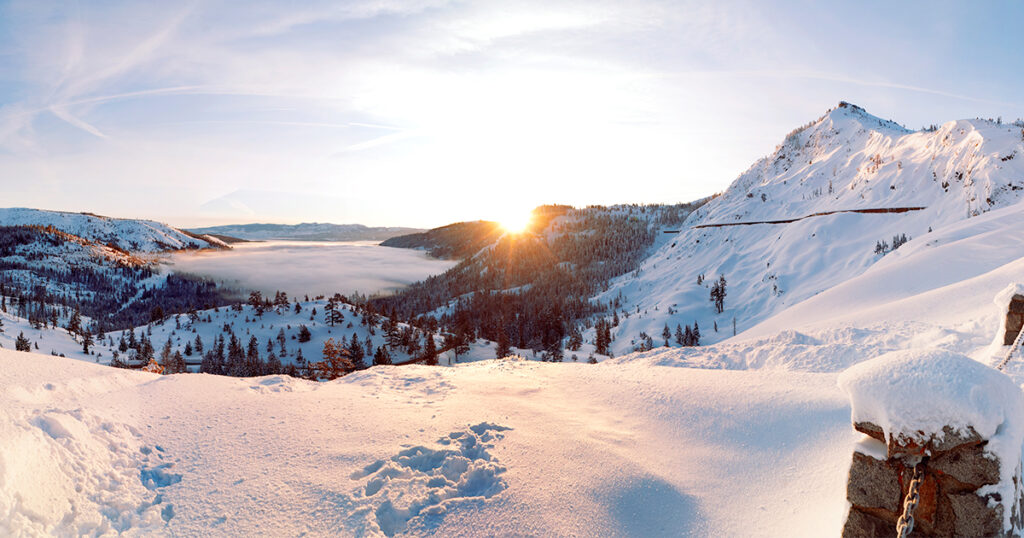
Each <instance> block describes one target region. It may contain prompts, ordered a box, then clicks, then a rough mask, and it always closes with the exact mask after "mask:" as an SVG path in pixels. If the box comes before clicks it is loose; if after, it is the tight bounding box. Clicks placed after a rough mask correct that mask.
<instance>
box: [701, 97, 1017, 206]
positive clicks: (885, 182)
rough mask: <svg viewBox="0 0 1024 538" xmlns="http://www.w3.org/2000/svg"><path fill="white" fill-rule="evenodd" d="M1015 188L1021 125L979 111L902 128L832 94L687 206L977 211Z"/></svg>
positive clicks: (1007, 201)
mask: <svg viewBox="0 0 1024 538" xmlns="http://www.w3.org/2000/svg"><path fill="white" fill-rule="evenodd" d="M1022 194H1024V132H1022V129H1021V127H1020V126H1017V125H1011V124H997V123H994V122H989V121H986V120H961V121H951V122H947V123H945V124H944V125H942V126H941V127H939V128H938V129H936V130H934V131H911V130H908V129H906V128H904V127H903V126H901V125H899V124H897V123H895V122H893V121H890V120H884V119H881V118H878V117H876V116H872V115H871V114H869V113H867V112H866V111H865V110H864V109H863V108H861V107H858V106H856V105H853V104H850V103H846V102H841V103H840V104H839V106H838V107H836V108H834V109H832V110H830V111H828V113H826V114H825V115H824V116H822V117H820V118H819V119H817V120H815V121H813V122H811V123H809V124H807V125H805V126H803V127H800V128H798V129H796V130H794V131H792V132H791V133H789V134H788V135H787V136H786V138H785V139H784V141H783V142H782V144H780V145H779V146H777V147H776V149H775V151H774V152H773V153H771V154H770V155H768V156H767V157H765V158H763V159H760V160H758V161H757V162H755V163H754V164H753V166H751V167H750V168H749V169H748V170H747V171H746V172H744V173H743V174H741V175H740V176H739V177H738V178H737V179H736V180H735V181H734V182H733V184H732V185H731V186H730V187H729V188H728V189H727V190H726V191H725V192H724V193H723V194H722V196H720V197H718V198H717V199H715V200H713V201H712V202H710V203H709V204H707V205H706V206H705V207H703V208H702V209H701V210H699V211H697V212H695V213H694V214H693V215H692V216H691V219H690V224H692V225H696V224H710V223H728V222H743V221H761V220H777V219H788V218H798V217H801V216H805V215H810V214H815V213H823V212H832V211H840V210H848V209H876V208H896V207H928V208H932V209H933V211H934V212H935V213H936V214H937V216H939V217H940V218H942V219H943V220H947V219H957V218H964V217H967V216H973V215H978V214H981V213H985V212H987V211H989V210H991V209H995V208H998V207H1005V206H1007V205H1011V204H1012V203H1015V202H1016V201H1018V200H1019V199H1020V197H1021V195H1022Z"/></svg>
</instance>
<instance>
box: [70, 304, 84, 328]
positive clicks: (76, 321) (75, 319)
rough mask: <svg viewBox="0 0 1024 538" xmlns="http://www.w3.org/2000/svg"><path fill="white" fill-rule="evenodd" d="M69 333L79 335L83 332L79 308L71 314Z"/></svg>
mask: <svg viewBox="0 0 1024 538" xmlns="http://www.w3.org/2000/svg"><path fill="white" fill-rule="evenodd" d="M68 332H69V333H71V334H78V333H80V332H82V315H81V314H79V313H78V309H77V308H76V309H75V311H74V313H73V314H71V319H70V320H68Z"/></svg>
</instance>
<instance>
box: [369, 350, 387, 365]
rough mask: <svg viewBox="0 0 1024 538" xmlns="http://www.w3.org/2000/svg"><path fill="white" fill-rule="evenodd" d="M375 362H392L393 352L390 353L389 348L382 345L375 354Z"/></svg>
mask: <svg viewBox="0 0 1024 538" xmlns="http://www.w3.org/2000/svg"><path fill="white" fill-rule="evenodd" d="M373 364H374V365H375V366H379V365H384V364H391V354H390V353H388V350H387V348H385V347H384V346H380V347H378V348H377V351H376V352H375V353H374V354H373Z"/></svg>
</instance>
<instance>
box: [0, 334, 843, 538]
mask: <svg viewBox="0 0 1024 538" xmlns="http://www.w3.org/2000/svg"><path fill="white" fill-rule="evenodd" d="M0 370H2V371H4V372H9V374H5V375H4V376H3V377H0V398H2V400H3V403H4V405H3V406H0V461H2V462H3V463H4V464H3V465H2V466H0V480H2V482H0V483H2V484H3V487H0V514H4V515H3V516H2V517H0V534H14V535H37V534H62V535H78V534H89V535H96V534H103V533H106V532H111V531H126V532H129V533H130V534H147V535H148V534H155V535H179V536H194V535H204V536H210V535H212V536H243V535H244V536H253V535H275V536H290V535H308V536H333V535H349V536H351V535H355V536H383V535H394V534H396V533H407V534H412V535H424V534H436V535H441V536H481V535H502V536H508V535H543V536H568V535H578V536H667V535H705V536H740V535H742V536H782V535H786V536H819V535H821V534H822V533H825V534H834V533H835V532H837V531H838V529H839V527H840V525H841V523H842V517H843V514H844V511H845V501H844V499H843V490H844V479H845V467H846V466H847V465H848V460H849V454H850V451H851V449H852V443H853V440H854V438H855V435H854V434H853V433H852V430H850V428H849V426H848V423H847V420H848V417H849V409H848V406H847V404H846V402H845V398H843V397H842V395H841V394H840V393H839V391H838V389H836V388H835V383H834V377H835V376H834V375H832V374H806V373H781V374H764V373H760V372H710V371H702V370H691V369H683V368H651V367H647V366H644V367H630V366H623V365H619V366H616V367H606V366H603V365H597V366H594V365H586V364H544V363H537V362H521V361H488V362H483V363H475V364H471V365H462V366H459V367H456V368H430V367H422V366H410V367H377V368H373V369H371V370H368V371H365V372H361V373H358V374H354V375H351V376H347V377H345V378H342V379H340V380H338V381H335V382H330V383H312V382H307V381H303V380H295V379H289V378H282V377H268V378H254V379H233V378H225V377H216V376H205V375H194V374H190V375H176V376H164V377H160V376H156V375H152V374H145V373H140V372H128V371H123V370H116V369H112V368H105V367H102V366H95V365H89V364H86V363H82V362H79V361H72V360H69V359H60V358H54V357H40V356H37V355H28V354H21V353H16V352H11V351H0ZM680 387H686V390H680ZM737 392H742V393H743V394H744V398H743V399H742V400H741V401H738V400H737V399H735V398H734V395H735V394H736V393H737ZM808 425H813V426H812V427H808ZM76 485H77V490H76Z"/></svg>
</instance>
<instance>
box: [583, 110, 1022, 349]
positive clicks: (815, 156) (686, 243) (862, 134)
mask: <svg viewBox="0 0 1024 538" xmlns="http://www.w3.org/2000/svg"><path fill="white" fill-rule="evenodd" d="M1022 197H1024V132H1022V129H1021V127H1020V126H1018V125H1012V124H1000V123H997V122H991V121H986V120H960V121H950V122H947V123H945V124H943V125H942V126H940V127H938V128H937V129H936V130H934V131H910V130H907V129H905V128H903V127H901V126H900V125H898V124H896V123H894V122H891V121H888V120H883V119H880V118H877V117H875V116H872V115H871V114H868V113H867V112H866V111H864V110H863V109H861V108H860V107H856V106H854V105H851V104H848V103H841V104H840V106H838V107H837V108H835V109H832V110H830V111H829V112H828V113H826V114H825V115H823V116H822V117H820V118H818V119H817V120H815V121H813V122H811V123H809V124H808V125H806V126H804V127H802V128H799V129H796V130H794V131H793V132H792V133H790V134H789V135H788V136H787V137H786V138H785V140H784V141H783V143H782V144H780V145H779V146H778V147H777V148H776V149H775V151H773V152H772V153H771V154H770V155H768V156H767V157H765V158H763V159H760V160H759V161H757V162H756V163H754V164H753V166H751V167H750V168H749V169H748V170H747V171H746V172H744V173H742V174H741V175H740V176H739V177H738V178H737V179H736V180H735V181H734V182H733V184H732V185H731V186H730V187H729V188H728V189H727V190H726V191H725V192H723V193H722V194H721V195H720V196H717V197H715V198H714V199H712V200H711V201H709V202H708V203H707V204H705V205H703V206H702V207H700V208H699V209H697V210H696V211H694V212H693V213H692V214H691V215H690V216H689V218H688V219H687V221H686V224H685V226H684V228H685V229H684V230H682V231H681V232H680V233H679V234H678V235H676V236H675V237H673V238H672V239H671V240H670V241H668V242H667V243H666V244H665V245H663V246H662V247H661V248H660V249H659V250H658V251H657V252H655V253H654V254H653V255H651V256H650V257H649V258H647V259H646V260H645V261H644V262H643V264H642V266H641V267H640V269H639V270H638V271H636V272H634V273H632V274H630V275H625V276H623V277H621V278H619V279H617V280H616V281H615V282H613V284H612V286H611V287H610V289H609V290H608V291H607V292H606V293H604V294H602V295H601V296H599V297H598V299H601V300H604V301H613V300H615V299H616V298H618V297H625V299H626V300H625V301H623V304H624V306H623V308H622V309H621V311H620V312H619V317H620V318H622V319H623V321H622V323H621V324H620V326H619V327H618V328H617V330H616V332H615V338H616V341H615V345H614V351H615V352H616V353H620V354H621V353H625V352H628V351H630V350H631V349H632V348H633V347H634V343H635V342H636V341H637V340H638V337H639V336H640V333H641V332H644V333H646V334H648V335H651V336H653V337H654V340H657V344H661V343H662V341H661V338H659V336H660V335H661V334H662V331H663V328H664V325H665V324H668V325H669V328H670V330H674V329H675V327H676V325H688V324H692V323H694V322H695V321H696V322H698V323H699V325H700V327H701V333H702V335H703V338H702V343H705V344H706V343H713V342H717V341H721V340H723V339H725V338H728V337H731V336H733V320H734V319H735V320H736V331H737V333H740V332H743V331H744V330H746V329H749V328H750V327H752V326H754V325H756V324H757V323H759V322H761V321H764V320H767V319H769V318H771V317H772V316H773V315H775V314H777V313H779V312H781V311H783V310H785V309H786V308H789V307H792V306H794V305H796V304H798V303H800V302H802V301H804V300H806V299H809V298H811V297H813V296H815V295H817V294H819V293H822V292H823V291H826V290H828V289H830V288H832V287H834V286H837V285H839V284H842V283H843V282H846V281H848V280H850V279H852V278H855V277H857V276H858V275H861V274H862V273H864V272H865V271H866V270H867V269H868V268H870V267H872V266H873V265H874V264H875V263H876V262H878V261H880V260H882V259H883V257H886V256H887V255H889V256H896V255H898V253H893V254H890V252H891V251H892V250H893V249H892V245H891V244H889V243H891V242H892V239H893V237H894V236H898V237H899V238H900V241H899V243H900V244H902V243H903V236H905V238H906V240H908V241H909V243H907V244H906V245H904V246H901V247H900V248H901V249H911V250H913V249H915V248H917V247H915V245H916V244H917V243H918V241H924V242H927V241H928V239H927V238H926V236H928V235H929V234H930V233H931V232H932V231H935V232H940V231H941V230H942V229H943V228H945V227H947V226H953V225H955V224H956V223H959V222H963V221H964V220H966V219H972V220H973V218H974V217H977V216H980V215H983V214H986V213H989V212H991V211H994V210H999V209H1001V208H1009V207H1012V206H1015V205H1016V204H1017V203H1018V202H1019V201H1020V200H1021V199H1022ZM909 209H913V210H909ZM811 215H813V216H815V217H814V218H805V217H807V216H811ZM746 223H764V224H749V225H746V226H722V225H727V224H746ZM1006 233H1010V230H1009V229H1007V230H1006ZM882 242H886V244H887V245H886V246H888V247H889V248H887V249H879V250H876V246H879V245H880V244H881V243H882ZM901 252H902V250H901ZM1012 254H1013V253H1012V252H1011V253H1009V254H1008V255H1012ZM1020 255H1021V256H1024V252H1022V253H1020ZM700 275H703V276H704V277H705V278H704V280H703V282H701V283H698V282H697V279H698V276H700ZM719 275H724V276H725V278H726V279H727V281H728V288H727V298H726V300H725V311H724V312H722V313H718V312H716V311H715V309H714V308H713V304H712V303H711V302H710V301H709V288H710V285H711V284H712V283H713V281H714V280H715V279H717V277H718V276H719ZM626 314H628V315H629V317H628V318H627V317H626V316H625V315H626ZM716 325H717V327H718V330H717V331H716V330H714V328H715V326H716Z"/></svg>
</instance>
